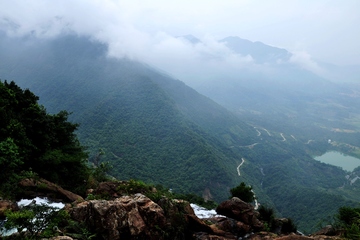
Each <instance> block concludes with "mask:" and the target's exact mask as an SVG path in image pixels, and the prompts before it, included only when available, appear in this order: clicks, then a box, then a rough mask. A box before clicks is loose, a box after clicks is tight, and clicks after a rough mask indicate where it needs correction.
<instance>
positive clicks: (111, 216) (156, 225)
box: [70, 194, 167, 240]
mask: <svg viewBox="0 0 360 240" xmlns="http://www.w3.org/2000/svg"><path fill="white" fill-rule="evenodd" d="M70 215H71V217H72V218H73V219H74V220H76V221H79V222H83V223H85V224H86V226H88V227H89V229H92V230H94V231H95V232H97V233H100V235H101V236H102V237H103V238H104V239H114V240H116V239H161V238H162V237H163V235H164V234H165V232H164V231H163V229H166V228H167V220H166V218H165V214H164V211H163V209H162V208H161V207H160V206H159V205H158V204H156V203H154V202H153V201H151V200H150V199H149V198H147V197H145V196H144V195H142V194H135V195H134V196H133V197H131V196H122V197H120V198H117V199H115V200H111V201H106V200H91V201H86V202H83V203H80V204H78V205H77V206H76V207H74V208H72V209H71V210H70Z"/></svg>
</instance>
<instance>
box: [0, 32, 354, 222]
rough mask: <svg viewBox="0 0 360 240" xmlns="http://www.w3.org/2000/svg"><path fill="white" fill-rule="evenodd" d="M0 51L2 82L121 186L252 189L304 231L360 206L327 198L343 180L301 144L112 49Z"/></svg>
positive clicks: (73, 45)
mask: <svg viewBox="0 0 360 240" xmlns="http://www.w3.org/2000/svg"><path fill="white" fill-rule="evenodd" d="M0 51H1V52H2V53H4V54H3V55H2V56H1V57H0V77H1V79H8V80H15V81H16V83H18V85H19V86H21V87H22V88H30V89H31V90H32V91H33V92H34V93H35V94H36V95H38V96H40V102H41V103H42V104H43V105H44V106H45V107H46V108H47V110H48V111H50V112H57V111H59V110H62V109H64V110H67V111H69V112H73V114H72V115H71V116H70V119H71V120H72V121H74V122H77V123H80V127H79V130H78V132H77V134H78V137H79V139H80V141H81V143H82V144H83V145H85V146H88V147H89V152H90V158H91V157H94V156H96V155H97V153H98V150H99V149H102V150H103V151H104V152H105V155H103V156H101V157H102V160H104V161H110V162H111V164H112V166H113V168H112V170H111V174H112V175H114V176H115V177H117V178H119V179H129V178H136V179H141V180H145V181H148V182H152V183H160V184H163V185H164V186H166V187H169V188H172V189H174V190H176V191H180V192H195V193H198V194H202V195H203V196H204V197H206V198H212V199H214V200H217V201H220V200H224V199H225V198H227V197H228V194H229V189H230V188H231V187H234V186H235V185H237V184H239V182H241V181H245V182H247V183H248V184H251V185H252V186H253V189H254V190H255V192H256V195H257V197H258V198H259V201H260V202H261V203H262V204H266V205H270V206H273V207H275V208H276V209H277V210H278V212H279V213H280V214H283V215H286V216H287V217H292V218H294V220H295V221H296V222H297V223H299V226H300V229H301V228H303V229H309V228H310V227H311V226H315V225H316V222H317V221H319V220H321V219H322V218H324V217H326V216H328V215H332V214H333V213H335V212H336V211H337V209H338V207H339V206H342V205H351V204H354V203H355V199H354V198H351V197H349V198H348V199H345V198H343V197H341V196H340V195H333V194H337V193H336V192H335V193H334V192H333V191H330V190H333V189H337V188H339V187H341V186H343V185H344V184H345V183H346V179H345V175H346V172H345V171H343V170H342V169H339V168H337V167H333V166H330V165H326V164H322V163H319V162H316V161H314V160H313V159H312V157H311V156H310V155H309V154H308V151H309V146H308V145H307V144H306V142H303V141H302V139H299V140H296V139H294V138H293V139H292V138H291V137H290V135H286V136H284V137H286V139H287V140H286V141H284V140H283V139H284V138H283V137H282V135H281V134H280V132H276V130H270V131H269V130H268V129H265V128H261V126H258V125H248V124H246V123H244V122H243V121H242V120H241V119H239V118H238V117H237V116H235V115H234V114H233V113H231V112H229V111H228V110H226V109H225V108H223V107H221V106H220V105H218V104H217V103H215V102H214V101H212V100H211V99H209V98H207V97H204V96H203V95H200V94H199V93H198V92H196V91H195V90H193V89H191V88H190V87H188V86H186V85H185V84H184V83H182V82H181V81H179V80H175V79H173V78H171V77H169V76H166V75H164V74H162V73H159V72H158V71H156V70H154V69H153V68H151V67H149V66H147V65H144V64H142V63H139V62H135V61H132V60H129V59H112V58H108V57H107V56H106V51H107V47H106V45H103V44H101V43H98V42H93V41H91V40H89V39H88V38H85V37H75V36H64V37H61V38H57V39H52V40H41V41H40V40H36V39H31V37H29V39H9V38H7V37H5V36H2V37H1V38H0ZM263 121H265V119H263ZM300 140H301V141H300ZM241 163H243V164H242V165H241V167H240V168H238V166H239V165H240V164H241ZM315 200H316V205H315V206H314V205H313V202H314V201H315Z"/></svg>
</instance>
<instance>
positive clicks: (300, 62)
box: [289, 51, 326, 76]
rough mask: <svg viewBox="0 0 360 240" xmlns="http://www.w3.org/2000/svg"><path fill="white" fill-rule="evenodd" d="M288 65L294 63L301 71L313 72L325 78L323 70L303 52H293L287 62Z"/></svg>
mask: <svg viewBox="0 0 360 240" xmlns="http://www.w3.org/2000/svg"><path fill="white" fill-rule="evenodd" d="M289 62H290V63H294V64H296V65H297V66H300V67H301V68H303V69H306V70H308V71H310V72H313V73H315V74H317V75H319V76H325V75H326V71H325V69H323V68H321V67H320V66H319V64H318V63H317V62H316V61H315V60H314V59H313V58H312V56H311V55H310V54H309V53H307V52H305V51H295V52H293V53H292V56H291V58H290V60H289Z"/></svg>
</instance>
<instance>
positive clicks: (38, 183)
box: [19, 178, 84, 202]
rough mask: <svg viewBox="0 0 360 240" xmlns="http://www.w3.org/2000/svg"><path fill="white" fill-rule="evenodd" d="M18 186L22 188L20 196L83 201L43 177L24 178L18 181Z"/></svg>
mask: <svg viewBox="0 0 360 240" xmlns="http://www.w3.org/2000/svg"><path fill="white" fill-rule="evenodd" d="M19 185H20V187H22V188H23V189H24V191H22V192H21V194H22V195H21V196H19V197H21V198H34V197H38V196H41V197H48V198H49V199H60V200H62V201H64V202H74V201H78V202H81V201H84V199H83V198H82V197H81V196H79V195H77V194H75V193H72V192H70V191H68V190H65V189H63V188H62V187H60V186H58V185H56V184H55V183H52V182H49V181H47V180H45V179H41V178H40V179H33V178H26V179H23V180H21V181H20V182H19Z"/></svg>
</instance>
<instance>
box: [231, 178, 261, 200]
mask: <svg viewBox="0 0 360 240" xmlns="http://www.w3.org/2000/svg"><path fill="white" fill-rule="evenodd" d="M230 193H231V197H238V198H240V199H241V200H243V201H244V202H248V203H251V202H253V201H254V199H255V197H254V193H253V192H252V187H251V186H246V184H245V183H244V182H242V183H240V185H239V186H237V187H235V188H232V189H230Z"/></svg>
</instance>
